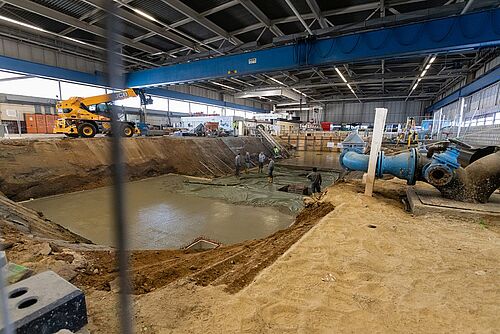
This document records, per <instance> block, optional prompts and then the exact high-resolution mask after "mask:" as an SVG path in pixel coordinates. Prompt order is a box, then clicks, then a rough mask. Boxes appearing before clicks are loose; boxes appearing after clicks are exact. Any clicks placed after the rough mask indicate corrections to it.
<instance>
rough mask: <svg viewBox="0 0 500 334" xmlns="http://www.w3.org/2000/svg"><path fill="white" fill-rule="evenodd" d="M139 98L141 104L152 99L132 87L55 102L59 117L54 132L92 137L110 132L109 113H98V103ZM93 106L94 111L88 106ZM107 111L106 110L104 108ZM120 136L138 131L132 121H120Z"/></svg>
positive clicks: (71, 135) (129, 135)
mask: <svg viewBox="0 0 500 334" xmlns="http://www.w3.org/2000/svg"><path fill="white" fill-rule="evenodd" d="M137 96H139V97H140V98H141V105H145V104H149V103H151V102H152V100H151V99H150V98H149V99H147V98H146V97H145V95H144V93H143V92H142V91H141V90H136V89H132V88H128V89H124V90H121V91H118V92H114V93H110V94H103V95H97V96H91V97H71V98H69V99H67V100H63V101H59V102H58V103H57V110H58V112H59V113H61V117H60V118H59V119H58V120H57V122H56V125H55V127H54V133H64V134H65V135H67V136H69V137H79V136H81V137H94V136H95V135H96V134H97V133H99V132H101V133H105V134H110V133H111V126H110V121H111V119H110V118H109V116H111V115H110V114H109V113H108V114H105V115H104V116H103V115H101V114H100V113H99V108H98V107H99V105H101V104H106V105H107V104H108V103H110V102H113V101H118V100H123V99H127V98H130V97H137ZM91 106H95V111H91V110H90V108H89V107H91ZM104 111H105V112H107V111H108V110H107V108H106V110H104ZM121 128H122V129H121V130H123V131H122V133H121V135H122V136H126V137H131V136H132V135H133V134H134V133H138V129H137V128H136V126H135V124H134V123H133V122H121Z"/></svg>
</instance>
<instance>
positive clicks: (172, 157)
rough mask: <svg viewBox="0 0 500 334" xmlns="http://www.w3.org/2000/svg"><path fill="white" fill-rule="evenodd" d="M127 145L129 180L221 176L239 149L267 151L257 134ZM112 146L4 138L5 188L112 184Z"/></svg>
mask: <svg viewBox="0 0 500 334" xmlns="http://www.w3.org/2000/svg"><path fill="white" fill-rule="evenodd" d="M122 143H123V150H124V153H125V163H126V165H127V173H128V179H129V180H137V179H143V178H147V177H151V176H157V175H162V174H167V173H180V174H184V175H192V176H203V177H214V176H221V175H225V174H228V173H232V172H233V170H232V166H233V161H234V155H235V152H236V151H239V150H241V151H249V152H250V153H251V154H252V155H256V154H258V153H259V152H261V151H266V149H265V147H264V146H263V145H262V143H261V142H260V141H259V139H258V138H255V137H237V138H176V137H137V138H135V137H134V138H124V139H123V141H122ZM109 148H110V139H109V138H91V139H83V138H79V139H69V138H67V139H49V140H4V141H1V142H0V192H3V193H4V194H5V196H7V197H9V198H11V199H14V200H16V201H20V200H26V199H30V198H37V197H43V196H48V195H54V194H61V193H66V192H71V191H78V190H84V189H93V188H97V187H101V186H105V185H109V184H110V183H111V178H110V173H111V171H110V167H109V166H110V163H111V161H110V152H109Z"/></svg>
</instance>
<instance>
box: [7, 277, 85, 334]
mask: <svg viewBox="0 0 500 334" xmlns="http://www.w3.org/2000/svg"><path fill="white" fill-rule="evenodd" d="M6 289H7V296H8V300H7V302H8V311H9V315H10V320H11V322H12V323H13V326H14V328H15V330H16V333H18V334H28V333H39V334H49V333H56V332H57V331H59V330H61V329H67V330H70V331H73V332H76V331H78V330H79V329H81V328H82V327H83V326H85V325H86V324H87V308H86V305H85V295H84V294H83V292H82V291H81V290H80V289H78V288H76V287H75V286H74V285H73V284H71V283H69V282H67V281H65V280H64V279H62V278H61V277H59V276H58V275H57V274H56V273H54V272H52V271H46V272H44V273H41V274H38V275H35V276H32V277H30V278H27V279H25V280H22V281H20V282H18V283H16V284H12V285H9V286H7V287H6ZM4 328H5V323H4V319H2V318H1V317H0V333H3V332H4Z"/></svg>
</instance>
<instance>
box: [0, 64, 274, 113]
mask: <svg viewBox="0 0 500 334" xmlns="http://www.w3.org/2000/svg"><path fill="white" fill-rule="evenodd" d="M0 70H4V71H8V72H14V73H22V74H26V75H33V76H37V77H42V78H47V79H54V80H62V81H69V82H75V83H78V84H88V85H92V86H99V87H108V85H107V84H106V79H105V77H104V76H103V75H100V74H95V75H94V74H90V73H85V72H79V71H74V70H69V69H65V68H61V67H56V66H51V65H44V64H38V63H33V62H30V61H27V60H21V59H15V58H10V57H5V56H0ZM146 93H147V94H151V95H156V96H160V97H165V98H171V99H177V100H186V101H190V102H197V103H206V104H211V105H215V106H219V107H224V108H231V109H239V110H246V111H251V112H257V113H265V112H269V110H264V109H259V108H254V107H249V106H246V105H242V104H237V103H231V102H225V101H219V100H215V99H210V98H206V97H201V96H197V95H192V94H186V93H180V92H175V91H171V90H165V89H158V88H149V89H147V90H146Z"/></svg>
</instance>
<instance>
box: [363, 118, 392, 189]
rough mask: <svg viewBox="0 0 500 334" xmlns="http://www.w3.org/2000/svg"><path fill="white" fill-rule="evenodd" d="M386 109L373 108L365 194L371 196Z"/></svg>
mask: <svg viewBox="0 0 500 334" xmlns="http://www.w3.org/2000/svg"><path fill="white" fill-rule="evenodd" d="M386 117H387V109H385V108H375V121H374V124H373V134H372V144H371V148H370V160H369V162H368V172H367V173H366V187H365V195H366V196H372V194H373V186H374V184H375V169H376V167H377V158H378V152H379V151H380V148H381V147H382V137H383V135H384V128H385V119H386Z"/></svg>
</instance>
